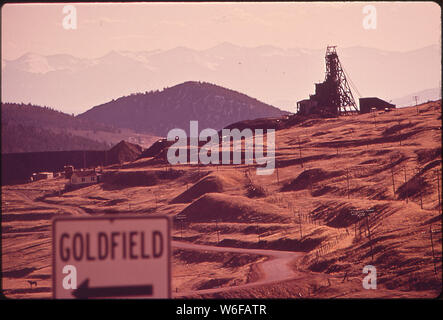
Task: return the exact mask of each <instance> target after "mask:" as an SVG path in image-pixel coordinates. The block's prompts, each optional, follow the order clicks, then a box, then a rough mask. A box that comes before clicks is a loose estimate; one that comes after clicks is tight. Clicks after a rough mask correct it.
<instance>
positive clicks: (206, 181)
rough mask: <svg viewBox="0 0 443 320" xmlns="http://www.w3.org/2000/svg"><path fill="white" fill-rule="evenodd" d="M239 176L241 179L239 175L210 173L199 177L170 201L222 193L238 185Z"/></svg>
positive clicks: (178, 201)
mask: <svg viewBox="0 0 443 320" xmlns="http://www.w3.org/2000/svg"><path fill="white" fill-rule="evenodd" d="M236 178H237V179H236ZM239 178H240V179H241V176H240V175H239V176H238V177H233V176H232V175H218V174H211V175H209V176H206V177H204V178H202V179H200V180H199V181H198V182H197V183H196V184H194V185H193V186H192V187H191V188H189V189H188V190H186V191H185V192H183V193H182V194H180V195H179V196H177V197H176V198H174V199H172V201H171V203H187V202H192V201H193V200H195V199H197V198H198V197H200V196H202V195H204V194H206V193H223V192H225V191H226V190H229V189H232V188H234V187H235V186H236V185H238V179H239Z"/></svg>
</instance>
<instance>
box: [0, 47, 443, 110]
mask: <svg viewBox="0 0 443 320" xmlns="http://www.w3.org/2000/svg"><path fill="white" fill-rule="evenodd" d="M337 52H338V55H339V58H340V60H341V62H342V64H343V66H344V68H345V71H346V73H347V75H348V76H349V79H350V81H351V82H352V83H353V85H354V86H355V87H356V88H357V90H354V91H355V92H354V93H355V98H356V99H357V98H358V97H359V96H358V93H357V91H358V92H359V93H360V94H361V95H362V96H378V97H380V98H382V99H385V100H386V99H387V100H392V99H393V98H394V97H402V96H405V95H408V94H409V93H410V92H416V91H420V90H425V89H428V88H435V87H438V86H440V79H441V68H440V63H441V62H440V61H441V50H440V47H438V46H437V45H435V46H429V47H425V48H422V49H418V50H414V51H409V52H390V51H383V50H379V49H373V48H365V47H350V48H340V47H338V48H337ZM324 54H325V50H316V49H302V48H289V49H283V48H278V47H275V46H259V47H253V48H250V47H242V46H237V45H234V44H231V43H222V44H220V45H217V46H215V47H213V48H209V49H206V50H193V49H189V48H186V47H177V48H174V49H170V50H153V51H140V52H131V51H111V52H110V53H108V54H106V55H104V56H102V57H99V58H93V59H83V58H77V57H73V56H71V55H67V54H58V55H49V56H43V55H39V54H36V53H27V54H25V55H23V56H22V57H19V58H17V59H15V60H2V99H3V101H10V102H25V103H28V102H31V103H35V104H39V105H48V106H51V107H54V108H56V109H59V110H62V111H64V112H68V113H76V114H77V113H81V112H83V111H86V110H87V109H89V108H91V107H93V106H95V105H99V104H102V103H105V102H107V101H110V100H112V99H116V98H118V97H121V96H124V95H128V94H131V93H135V92H145V91H150V90H157V89H158V90H161V89H163V88H164V87H170V86H174V85H176V84H178V83H182V82H185V81H205V82H210V83H214V84H217V85H220V86H223V87H226V88H230V89H233V90H236V91H239V92H242V93H245V94H247V95H249V96H251V97H255V98H257V99H259V100H261V101H263V102H265V103H268V104H271V105H274V106H276V107H280V108H282V109H285V110H289V111H294V108H295V103H296V101H297V100H301V99H304V98H307V97H308V96H309V94H312V93H313V92H314V83H315V82H320V81H323V79H324V73H325V65H324Z"/></svg>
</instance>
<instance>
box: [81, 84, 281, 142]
mask: <svg viewBox="0 0 443 320" xmlns="http://www.w3.org/2000/svg"><path fill="white" fill-rule="evenodd" d="M284 114H287V112H285V111H281V110H280V109H277V108H275V107H273V106H271V105H268V104H265V103H263V102H260V101H258V100H257V99H254V98H251V97H249V96H247V95H244V94H242V93H239V92H236V91H233V90H230V89H226V88H223V87H220V86H217V85H214V84H210V83H204V82H203V83H202V82H194V81H189V82H185V83H182V84H179V85H176V86H174V87H171V88H165V89H164V90H162V91H151V92H145V93H137V94H132V95H130V96H125V97H122V98H119V99H116V100H112V101H110V102H108V103H105V104H102V105H99V106H96V107H94V108H92V109H90V110H88V111H86V112H85V113H82V114H80V115H78V116H77V118H80V119H83V120H89V121H100V122H102V123H104V124H108V125H113V126H116V127H121V128H131V129H134V130H136V131H138V132H144V133H150V134H154V135H157V136H166V135H167V133H168V131H169V130H170V129H173V128H181V129H184V130H185V131H187V132H188V131H189V121H190V120H198V121H199V130H202V129H204V128H213V129H216V130H218V129H221V128H223V127H225V126H227V125H229V124H231V123H234V122H238V121H241V120H249V119H257V118H264V117H278V116H281V115H284Z"/></svg>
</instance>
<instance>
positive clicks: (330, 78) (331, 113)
mask: <svg viewBox="0 0 443 320" xmlns="http://www.w3.org/2000/svg"><path fill="white" fill-rule="evenodd" d="M325 62H326V76H325V80H324V81H323V82H321V83H316V84H315V93H314V94H311V95H310V96H309V99H304V100H300V101H298V102H297V114H299V115H303V116H307V115H320V116H324V117H338V116H340V115H349V114H357V113H359V112H360V113H367V112H370V111H371V108H376V109H377V110H387V109H388V110H390V109H393V108H395V105H393V104H390V103H388V102H386V101H383V100H382V99H379V98H376V97H369V98H360V100H359V102H360V110H359V109H358V108H357V104H356V103H355V100H354V96H353V94H352V91H351V87H350V86H349V84H352V85H353V83H352V81H351V80H350V79H348V77H347V74H346V73H345V70H344V69H343V66H342V65H341V63H340V60H339V58H338V55H337V51H336V46H328V47H327V48H326V55H325ZM348 80H349V82H348ZM352 87H353V89H354V91H356V92H357V94H358V95H360V94H359V92H358V90H357V88H356V87H355V85H353V86H352Z"/></svg>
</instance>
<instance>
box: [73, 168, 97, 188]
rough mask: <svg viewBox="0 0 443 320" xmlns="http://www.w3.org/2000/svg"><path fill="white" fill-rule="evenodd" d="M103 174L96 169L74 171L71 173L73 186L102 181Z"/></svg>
mask: <svg viewBox="0 0 443 320" xmlns="http://www.w3.org/2000/svg"><path fill="white" fill-rule="evenodd" d="M100 178H101V175H100V174H99V173H97V172H95V170H85V171H74V172H73V173H72V175H71V186H82V185H88V184H95V183H98V182H100Z"/></svg>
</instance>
